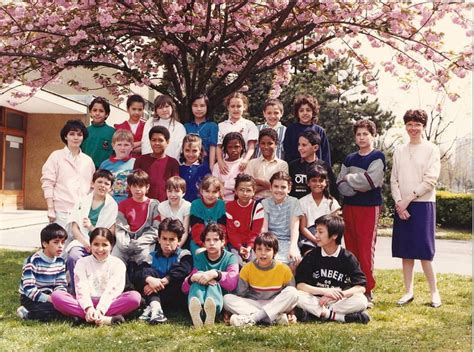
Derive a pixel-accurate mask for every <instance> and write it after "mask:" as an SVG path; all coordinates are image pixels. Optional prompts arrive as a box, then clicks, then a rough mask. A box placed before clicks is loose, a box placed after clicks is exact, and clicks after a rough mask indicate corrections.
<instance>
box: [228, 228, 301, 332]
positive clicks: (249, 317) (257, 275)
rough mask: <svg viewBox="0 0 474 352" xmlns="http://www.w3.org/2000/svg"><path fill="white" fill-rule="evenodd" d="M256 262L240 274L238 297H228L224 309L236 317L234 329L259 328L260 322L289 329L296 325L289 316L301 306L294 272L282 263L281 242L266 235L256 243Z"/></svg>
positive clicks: (271, 234) (233, 317) (231, 320)
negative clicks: (251, 326) (243, 327)
mask: <svg viewBox="0 0 474 352" xmlns="http://www.w3.org/2000/svg"><path fill="white" fill-rule="evenodd" d="M254 250H255V255H256V259H255V260H254V261H253V262H251V263H248V264H246V265H245V266H244V267H243V268H242V270H241V271H240V278H239V283H238V284H237V291H236V293H235V294H227V295H225V296H224V308H225V309H226V310H227V311H229V312H231V313H233V315H232V316H231V317H230V324H231V325H233V326H243V325H255V324H256V323H259V322H265V323H277V324H282V325H288V324H289V321H295V320H294V317H293V316H292V315H288V314H287V313H289V312H290V311H291V310H292V309H293V308H294V307H295V306H296V304H297V302H298V293H297V290H296V288H295V287H294V285H295V280H294V278H293V274H292V273H291V269H290V268H289V267H288V266H287V265H285V264H283V263H280V262H278V261H276V260H275V259H274V258H275V255H276V253H277V252H278V239H277V237H276V236H275V235H274V234H273V233H271V232H264V233H261V234H260V235H258V236H257V238H256V239H255V244H254Z"/></svg>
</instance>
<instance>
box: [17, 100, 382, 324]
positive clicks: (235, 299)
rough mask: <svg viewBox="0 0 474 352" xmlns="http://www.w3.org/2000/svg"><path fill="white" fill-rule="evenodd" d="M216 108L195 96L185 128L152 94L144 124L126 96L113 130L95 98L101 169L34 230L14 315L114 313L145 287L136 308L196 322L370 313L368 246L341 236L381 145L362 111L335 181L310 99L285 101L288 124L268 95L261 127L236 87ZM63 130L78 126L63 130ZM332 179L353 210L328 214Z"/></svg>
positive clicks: (168, 104) (374, 181) (371, 182)
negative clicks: (219, 116) (182, 314)
mask: <svg viewBox="0 0 474 352" xmlns="http://www.w3.org/2000/svg"><path fill="white" fill-rule="evenodd" d="M226 106H227V108H228V112H229V119H228V120H226V121H224V122H221V123H220V124H219V125H216V124H215V123H214V122H211V121H209V120H208V119H207V117H206V113H207V108H208V100H207V98H206V97H204V96H201V97H198V98H196V99H195V100H194V101H193V103H192V111H193V115H194V120H193V121H192V122H190V123H187V124H185V125H184V126H183V125H182V124H181V123H180V122H179V121H178V119H177V116H176V108H175V105H174V102H173V100H172V99H171V98H170V97H167V96H159V97H158V98H157V99H156V100H155V117H154V118H152V119H149V120H148V121H147V122H146V123H143V122H142V121H141V120H140V118H141V114H142V113H143V109H144V100H143V98H141V97H140V96H137V95H133V96H131V97H129V99H128V101H127V109H128V112H129V114H130V118H129V120H128V121H126V122H124V123H123V124H120V125H116V126H115V127H116V128H117V130H115V132H114V131H113V129H112V128H111V127H109V126H107V125H106V124H105V119H106V118H107V116H108V114H109V112H110V107H109V106H108V103H107V101H105V100H104V99H103V98H96V99H94V100H93V101H92V103H91V104H90V107H89V110H90V114H91V119H92V125H91V126H90V127H89V128H88V129H87V132H85V133H83V134H88V135H89V136H88V137H87V138H85V139H84V142H83V143H82V148H83V151H84V152H85V153H87V154H89V155H90V156H91V158H92V160H93V161H94V164H95V165H96V167H98V170H97V171H95V173H94V174H93V176H92V192H91V193H89V194H88V195H86V196H82V197H80V198H79V199H77V200H76V202H75V204H74V207H73V208H72V211H70V213H69V214H67V220H66V221H65V222H64V223H63V224H65V226H64V228H63V227H61V226H58V225H57V224H50V225H48V226H47V227H46V228H45V229H44V230H43V231H42V233H41V244H42V250H41V251H40V252H38V253H36V254H34V255H32V256H31V257H29V258H28V259H27V261H26V263H25V265H24V267H23V274H22V280H21V284H20V294H21V307H20V308H19V309H18V311H17V312H18V315H19V316H21V317H24V318H31V319H39V320H49V319H51V317H57V316H58V314H60V313H61V314H63V315H66V316H74V317H77V318H78V319H84V320H85V321H87V322H91V323H95V324H97V325H102V324H113V323H120V322H123V320H124V318H123V315H126V314H128V313H130V312H132V311H134V310H136V309H137V308H138V307H139V306H140V304H141V297H143V298H144V302H145V309H144V310H143V313H142V315H141V316H140V319H143V320H146V321H149V322H150V323H151V324H157V323H163V322H165V321H166V320H167V318H166V315H165V312H167V311H171V310H173V309H176V308H179V307H183V306H187V307H188V310H189V313H190V316H191V319H192V322H193V325H194V326H196V327H199V326H202V325H211V324H213V323H214V321H215V318H216V315H217V314H219V313H220V312H221V311H223V310H224V311H225V312H227V313H228V314H227V313H226V314H225V319H228V321H229V323H230V324H231V325H234V326H241V325H254V324H256V323H269V324H271V323H278V324H289V323H291V322H294V321H296V319H297V318H296V316H295V313H296V315H297V316H298V318H299V320H306V317H307V316H308V315H309V316H316V317H319V318H321V319H329V320H338V321H342V322H360V323H367V322H368V321H369V320H370V318H369V315H368V314H367V313H366V308H367V306H368V303H369V302H368V300H369V301H370V299H371V289H372V288H373V284H369V282H368V281H370V279H371V276H370V275H371V271H372V266H371V264H373V263H371V262H370V257H371V256H370V254H369V259H368V260H366V262H362V263H361V264H362V268H361V267H360V266H359V261H358V259H357V258H356V257H355V256H354V255H353V254H351V252H349V251H346V250H345V249H344V248H342V247H341V239H342V237H343V234H344V236H347V230H349V231H354V230H353V229H352V227H354V224H355V221H361V220H360V219H358V218H357V215H358V209H357V207H356V206H357V204H358V203H357V202H358V201H359V202H360V199H358V197H359V198H361V199H362V201H365V200H366V198H368V199H371V200H372V202H369V203H370V204H363V205H362V206H367V205H368V206H373V207H377V201H378V198H377V197H376V194H375V195H372V194H369V193H370V192H375V193H377V192H379V193H380V186H381V179H380V178H381V176H383V171H384V167H385V165H384V160H383V154H382V155H381V156H380V155H379V154H377V155H376V156H374V157H372V154H373V153H372V152H373V147H372V144H371V143H370V138H369V137H367V136H365V134H364V136H365V139H364V138H363V137H358V135H359V134H360V132H361V131H362V132H366V131H368V132H369V133H370V134H371V136H373V135H375V125H374V124H373V122H370V121H368V120H362V121H359V122H358V123H357V124H356V126H355V128H354V132H355V136H356V143H357V144H358V146H359V148H360V151H359V152H361V154H360V155H363V156H364V155H369V154H370V155H371V161H370V160H369V161H367V160H366V159H367V158H362V159H364V160H363V161H359V160H355V161H354V160H353V159H354V158H353V157H351V156H349V157H348V160H346V161H345V163H344V165H343V170H342V172H341V174H340V175H339V178H338V181H337V182H336V178H335V176H334V174H333V173H332V169H331V159H330V152H329V142H328V139H327V137H326V135H325V132H324V130H323V129H322V128H321V127H320V126H318V125H317V124H316V123H315V119H316V117H317V112H318V109H319V106H318V105H317V102H316V100H315V99H314V98H313V97H311V96H309V95H303V96H298V97H297V98H296V99H295V116H297V118H298V122H296V123H294V124H290V125H289V126H288V128H286V131H285V126H283V125H282V124H281V123H280V119H281V117H282V115H283V106H282V104H281V102H280V101H278V100H276V99H270V100H268V101H267V102H265V105H264V111H263V113H264V116H265V118H266V123H265V124H264V125H260V126H258V127H257V126H255V124H254V123H253V122H251V121H250V120H247V119H245V118H244V117H243V113H244V112H245V109H246V107H247V99H246V97H245V96H244V95H242V94H241V93H234V94H232V95H231V96H229V97H228V98H227V99H226ZM111 130H112V133H111V134H110V132H109V131H111ZM73 132H74V133H79V132H81V133H82V131H77V128H76V129H74V128H72V129H71V130H70V131H67V130H66V131H62V134H61V135H63V133H65V135H66V136H69V133H73ZM186 133H187V134H186ZM91 135H93V136H94V138H92V139H90V140H89V138H91ZM92 140H94V144H93V145H92V143H91V141H92ZM361 140H362V141H361ZM86 141H87V143H86ZM295 141H296V143H295ZM65 143H66V142H65ZM364 143H365V144H364ZM367 143H369V144H370V145H369V146H367V145H366V144H367ZM112 152H113V154H112ZM107 153H109V154H108V155H107V156H105V155H106V154H107ZM140 153H144V154H140ZM380 154H381V153H380ZM104 156H105V157H104ZM254 156H255V158H254ZM355 159H357V158H355ZM372 159H373V160H372ZM379 160H381V161H382V163H380V162H379ZM47 163H48V162H47ZM43 188H45V187H43ZM339 191H340V192H341V194H342V195H344V199H346V198H347V199H353V202H352V203H350V202H349V203H348V204H353V206H354V207H355V209H354V210H352V211H353V213H354V214H355V215H354V214H353V215H351V216H353V217H354V219H353V220H347V219H346V217H345V218H344V220H343V219H342V218H341V217H340V216H339V215H338V214H336V211H337V210H339V209H340V206H339V203H338V201H337V197H339ZM109 194H111V195H109ZM367 194H369V195H368V196H367ZM45 196H46V191H45ZM379 205H380V204H379ZM48 207H49V203H48ZM48 214H49V213H48ZM52 220H54V219H52ZM373 220H375V224H374V226H376V221H377V219H376V218H375V219H373ZM344 221H346V226H345V225H344ZM347 221H349V226H348V224H347ZM362 221H365V222H368V221H369V220H362ZM351 226H352V227H351ZM366 227H368V228H370V226H366ZM355 242H356V244H355V245H356V246H357V245H359V243H357V241H355ZM347 243H348V242H347V240H346V244H347ZM349 250H351V249H349ZM361 251H362V252H364V255H365V254H367V253H365V250H362V249H361ZM372 257H373V248H372ZM66 267H67V270H68V273H69V278H68V280H66ZM368 275H369V280H366V276H368ZM370 285H372V286H370ZM186 297H187V298H186ZM186 299H187V305H186V303H185V302H186ZM308 313H309V314H308Z"/></svg>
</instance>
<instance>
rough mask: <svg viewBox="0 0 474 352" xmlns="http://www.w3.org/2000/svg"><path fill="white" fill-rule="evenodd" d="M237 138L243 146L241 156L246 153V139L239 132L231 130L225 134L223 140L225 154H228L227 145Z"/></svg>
mask: <svg viewBox="0 0 474 352" xmlns="http://www.w3.org/2000/svg"><path fill="white" fill-rule="evenodd" d="M233 140H237V141H239V143H240V145H241V146H242V151H241V152H240V156H242V155H244V154H245V152H246V151H247V148H245V140H244V137H242V135H241V134H240V133H239V132H229V133H227V134H226V135H225V137H224V140H223V141H222V150H223V151H224V154H227V152H226V150H227V145H228V144H229V143H230V141H233Z"/></svg>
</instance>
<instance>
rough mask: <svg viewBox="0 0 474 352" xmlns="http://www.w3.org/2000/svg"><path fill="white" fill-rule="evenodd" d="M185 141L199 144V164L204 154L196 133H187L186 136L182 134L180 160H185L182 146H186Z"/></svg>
mask: <svg viewBox="0 0 474 352" xmlns="http://www.w3.org/2000/svg"><path fill="white" fill-rule="evenodd" d="M186 143H190V144H197V145H199V149H200V150H201V152H200V153H199V158H198V161H199V164H201V163H202V159H203V158H204V154H205V150H204V148H203V145H202V139H201V137H200V136H199V135H198V134H196V133H188V134H187V135H186V136H184V138H183V145H182V147H181V155H180V160H181V162H185V161H186V159H185V158H184V147H185V146H186Z"/></svg>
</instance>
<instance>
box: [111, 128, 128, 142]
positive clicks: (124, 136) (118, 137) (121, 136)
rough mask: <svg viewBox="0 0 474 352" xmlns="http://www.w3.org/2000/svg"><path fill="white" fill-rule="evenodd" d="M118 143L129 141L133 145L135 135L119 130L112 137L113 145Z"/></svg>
mask: <svg viewBox="0 0 474 352" xmlns="http://www.w3.org/2000/svg"><path fill="white" fill-rule="evenodd" d="M118 141H127V142H129V143H130V144H132V145H133V134H132V132H130V131H128V130H117V131H115V133H114V135H113V136H112V145H114V144H115V142H118Z"/></svg>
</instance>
